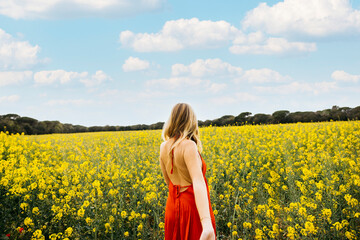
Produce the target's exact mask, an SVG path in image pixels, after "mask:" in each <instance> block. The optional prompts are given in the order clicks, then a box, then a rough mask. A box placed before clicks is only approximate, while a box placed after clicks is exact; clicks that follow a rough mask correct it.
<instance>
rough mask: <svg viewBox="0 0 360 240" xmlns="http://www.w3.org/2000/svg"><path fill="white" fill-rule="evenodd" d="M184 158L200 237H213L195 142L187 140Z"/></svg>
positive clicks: (204, 185)
mask: <svg viewBox="0 0 360 240" xmlns="http://www.w3.org/2000/svg"><path fill="white" fill-rule="evenodd" d="M184 160H185V163H186V166H187V168H188V171H189V174H190V177H191V180H192V184H193V189H194V195H195V204H196V208H197V210H198V212H199V216H200V219H201V225H202V227H203V232H202V235H201V237H200V239H215V232H214V228H213V226H212V222H211V216H210V209H209V199H208V195H207V189H206V184H205V180H204V176H203V173H202V170H201V165H202V163H201V159H200V156H199V154H198V150H197V146H196V143H195V142H193V141H190V142H187V143H186V146H185V150H184Z"/></svg>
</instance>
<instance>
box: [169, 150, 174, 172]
mask: <svg viewBox="0 0 360 240" xmlns="http://www.w3.org/2000/svg"><path fill="white" fill-rule="evenodd" d="M173 171H174V149H172V150H171V171H170V173H171V174H173Z"/></svg>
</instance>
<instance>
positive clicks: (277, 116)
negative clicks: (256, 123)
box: [272, 110, 290, 123]
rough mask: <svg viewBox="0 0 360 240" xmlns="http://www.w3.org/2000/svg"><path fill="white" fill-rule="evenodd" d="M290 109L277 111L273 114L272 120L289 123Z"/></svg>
mask: <svg viewBox="0 0 360 240" xmlns="http://www.w3.org/2000/svg"><path fill="white" fill-rule="evenodd" d="M289 113H290V112H289V111H288V110H280V111H276V112H274V113H273V114H272V122H273V123H287V122H288V119H287V116H288V115H289Z"/></svg>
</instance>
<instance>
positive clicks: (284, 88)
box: [254, 81, 338, 95]
mask: <svg viewBox="0 0 360 240" xmlns="http://www.w3.org/2000/svg"><path fill="white" fill-rule="evenodd" d="M254 89H255V90H257V91H258V92H263V93H271V94H282V95H289V94H295V93H312V94H314V95H318V94H320V93H325V92H330V91H332V90H336V89H338V86H337V84H336V82H326V81H323V82H315V83H307V82H297V81H295V82H291V83H289V84H284V85H280V86H274V87H264V86H256V87H254Z"/></svg>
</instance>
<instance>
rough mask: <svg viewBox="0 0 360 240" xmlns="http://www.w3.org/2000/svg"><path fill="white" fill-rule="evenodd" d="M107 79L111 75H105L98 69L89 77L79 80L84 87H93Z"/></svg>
mask: <svg viewBox="0 0 360 240" xmlns="http://www.w3.org/2000/svg"><path fill="white" fill-rule="evenodd" d="M107 80H111V77H110V76H108V75H106V73H104V72H103V71H101V70H98V71H96V73H95V74H93V75H92V76H91V77H87V78H82V79H80V82H82V83H83V84H85V86H86V87H94V86H97V85H100V84H101V83H103V82H105V81H107Z"/></svg>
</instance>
